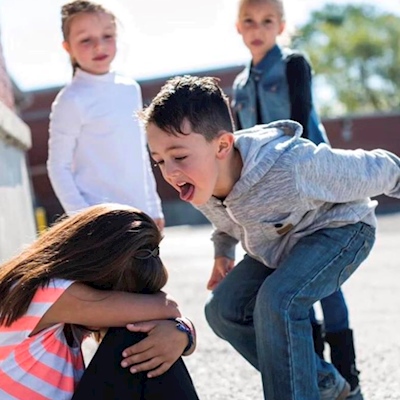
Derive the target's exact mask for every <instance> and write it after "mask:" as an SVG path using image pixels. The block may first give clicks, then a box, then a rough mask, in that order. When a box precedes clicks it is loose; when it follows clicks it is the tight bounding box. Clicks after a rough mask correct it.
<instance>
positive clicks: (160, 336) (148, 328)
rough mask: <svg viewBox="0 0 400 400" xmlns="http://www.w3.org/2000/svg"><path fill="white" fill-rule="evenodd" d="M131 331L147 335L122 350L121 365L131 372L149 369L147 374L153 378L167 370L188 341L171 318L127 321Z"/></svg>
mask: <svg viewBox="0 0 400 400" xmlns="http://www.w3.org/2000/svg"><path fill="white" fill-rule="evenodd" d="M127 329H129V330H130V331H132V332H146V333H147V334H148V336H147V338H145V339H143V340H141V341H140V342H139V343H136V344H135V345H133V346H130V347H128V348H126V349H125V350H124V351H123V352H122V356H123V357H124V359H123V360H122V363H121V365H122V367H125V368H126V367H129V366H130V371H131V372H132V373H133V374H134V373H137V372H141V371H149V373H148V374H147V376H148V377H149V378H154V377H156V376H159V375H162V374H163V373H164V372H166V371H168V369H169V368H170V367H171V365H172V364H174V363H175V361H176V360H177V359H178V358H179V357H180V356H181V355H182V353H183V350H184V349H185V347H186V346H187V345H188V336H187V334H186V333H185V332H181V331H179V330H178V329H177V328H176V322H175V321H168V320H157V321H146V322H137V323H135V324H128V325H127Z"/></svg>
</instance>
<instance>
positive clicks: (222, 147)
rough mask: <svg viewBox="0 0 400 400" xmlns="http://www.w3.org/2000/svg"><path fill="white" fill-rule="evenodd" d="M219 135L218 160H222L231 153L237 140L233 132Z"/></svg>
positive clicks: (224, 132) (221, 132)
mask: <svg viewBox="0 0 400 400" xmlns="http://www.w3.org/2000/svg"><path fill="white" fill-rule="evenodd" d="M218 135H219V136H218V151H217V158H218V159H220V160H222V159H224V158H226V157H227V156H228V155H229V154H230V153H231V151H232V148H233V144H234V142H235V140H234V137H233V134H232V133H231V132H227V131H220V132H219V133H218Z"/></svg>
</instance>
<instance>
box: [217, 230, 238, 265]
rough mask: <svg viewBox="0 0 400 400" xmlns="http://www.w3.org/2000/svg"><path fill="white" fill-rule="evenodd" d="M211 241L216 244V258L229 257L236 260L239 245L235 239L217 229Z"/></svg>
mask: <svg viewBox="0 0 400 400" xmlns="http://www.w3.org/2000/svg"><path fill="white" fill-rule="evenodd" d="M211 240H212V241H213V242H214V258H217V257H227V258H230V259H231V260H234V259H235V248H236V245H237V243H238V241H237V240H236V239H235V238H233V237H232V236H230V235H228V234H227V233H225V232H223V231H220V230H219V229H215V230H214V231H213V233H212V236H211Z"/></svg>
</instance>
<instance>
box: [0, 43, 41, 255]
mask: <svg viewBox="0 0 400 400" xmlns="http://www.w3.org/2000/svg"><path fill="white" fill-rule="evenodd" d="M30 146H31V141H30V130H29V128H28V126H27V125H26V124H25V123H24V122H22V120H21V119H20V118H19V117H18V116H17V115H16V114H15V112H14V99H13V93H12V89H11V82H10V79H9V77H8V75H7V72H6V69H5V63H4V58H3V56H2V51H1V47H0V262H2V261H4V260H6V259H8V258H9V257H11V256H12V255H14V254H16V253H17V252H18V251H19V250H20V249H21V248H22V247H23V246H24V245H26V244H28V243H30V242H32V240H33V239H34V238H35V237H36V226H35V220H34V213H33V207H32V196H31V184H30V179H29V174H28V170H27V164H26V151H27V150H28V149H29V148H30Z"/></svg>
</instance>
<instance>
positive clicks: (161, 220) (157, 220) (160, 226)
mask: <svg viewBox="0 0 400 400" xmlns="http://www.w3.org/2000/svg"><path fill="white" fill-rule="evenodd" d="M154 222H155V223H156V225H157V226H158V229H159V230H160V231H161V232H162V231H163V230H164V228H165V220H164V218H155V219H154Z"/></svg>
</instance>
